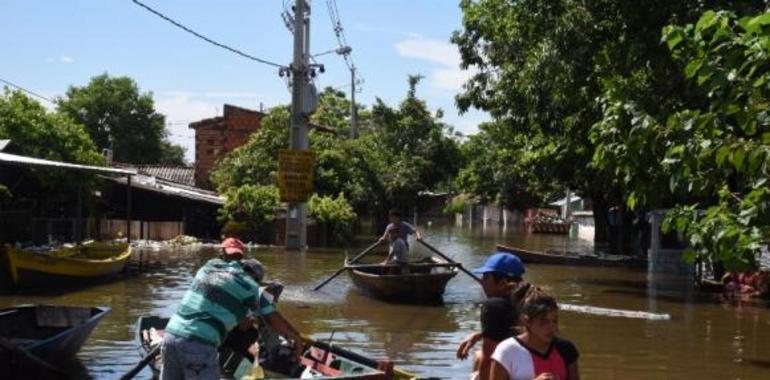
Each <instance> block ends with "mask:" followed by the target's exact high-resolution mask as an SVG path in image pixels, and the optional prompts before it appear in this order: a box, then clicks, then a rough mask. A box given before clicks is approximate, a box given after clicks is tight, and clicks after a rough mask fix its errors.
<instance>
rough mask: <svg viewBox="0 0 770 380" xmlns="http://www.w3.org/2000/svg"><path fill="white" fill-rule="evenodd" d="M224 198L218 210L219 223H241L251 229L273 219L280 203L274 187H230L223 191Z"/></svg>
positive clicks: (276, 189)
mask: <svg viewBox="0 0 770 380" xmlns="http://www.w3.org/2000/svg"><path fill="white" fill-rule="evenodd" d="M224 196H225V198H227V199H226V200H225V204H224V205H223V206H222V207H221V208H220V209H219V221H220V222H226V221H234V222H242V223H245V224H246V226H248V227H249V228H253V229H258V228H260V227H263V226H264V224H265V223H266V222H270V221H272V220H273V219H275V215H276V209H277V208H278V205H279V202H280V201H279V197H278V188H277V187H275V186H254V185H243V186H240V187H232V188H230V189H228V190H227V191H225V193H224Z"/></svg>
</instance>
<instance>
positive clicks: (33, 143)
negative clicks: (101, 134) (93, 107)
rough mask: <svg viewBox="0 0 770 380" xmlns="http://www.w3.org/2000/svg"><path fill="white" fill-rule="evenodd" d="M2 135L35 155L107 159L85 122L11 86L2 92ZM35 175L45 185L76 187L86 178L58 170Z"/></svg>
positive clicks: (92, 162) (88, 161)
mask: <svg viewBox="0 0 770 380" xmlns="http://www.w3.org/2000/svg"><path fill="white" fill-rule="evenodd" d="M0 139H10V140H11V141H13V143H15V144H16V145H18V146H20V147H21V148H22V150H23V152H24V154H26V155H29V156H33V157H38V158H44V159H49V160H55V161H64V162H71V163H78V164H87V165H101V164H103V162H104V160H103V158H102V156H101V155H100V154H99V152H98V151H97V150H96V147H95V146H94V143H93V142H92V141H91V139H90V138H89V136H88V133H86V131H85V129H84V128H83V126H82V125H80V124H78V123H76V122H74V121H73V120H72V119H70V118H69V117H67V116H66V115H63V114H61V113H58V112H49V111H47V110H46V109H45V107H43V106H42V105H41V104H40V103H38V102H37V101H35V100H33V99H31V98H29V97H28V96H26V95H24V94H23V93H22V92H21V91H10V90H8V89H7V88H5V89H4V91H3V94H2V96H0ZM35 176H36V177H37V178H38V179H40V181H41V183H42V184H43V186H45V187H48V188H57V189H59V190H61V188H62V186H64V187H67V188H74V187H75V186H76V185H77V184H78V183H79V182H81V181H82V180H83V177H82V176H80V175H77V174H76V175H73V174H72V173H71V172H63V171H57V170H43V171H36V172H35Z"/></svg>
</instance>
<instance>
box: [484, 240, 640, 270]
mask: <svg viewBox="0 0 770 380" xmlns="http://www.w3.org/2000/svg"><path fill="white" fill-rule="evenodd" d="M497 250H498V251H503V252H509V253H512V254H514V255H516V256H518V257H519V258H520V259H521V261H523V262H525V263H532V264H551V265H573V266H603V267H633V268H646V267H647V259H644V258H639V257H630V256H622V255H578V254H561V253H559V254H557V253H551V252H539V251H530V250H526V249H521V248H514V247H508V246H504V245H500V244H498V245H497Z"/></svg>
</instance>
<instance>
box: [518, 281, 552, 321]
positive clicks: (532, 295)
mask: <svg viewBox="0 0 770 380" xmlns="http://www.w3.org/2000/svg"><path fill="white" fill-rule="evenodd" d="M556 310H559V305H558V304H557V303H556V298H554V297H553V296H552V295H550V294H548V292H546V291H544V290H543V289H540V288H538V287H536V286H533V287H531V288H530V289H529V291H528V292H527V295H526V296H525V297H524V303H523V304H522V307H521V314H522V315H524V316H526V317H528V318H529V319H533V318H539V317H542V316H544V315H545V314H546V313H548V312H549V311H556Z"/></svg>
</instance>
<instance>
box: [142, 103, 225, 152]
mask: <svg viewBox="0 0 770 380" xmlns="http://www.w3.org/2000/svg"><path fill="white" fill-rule="evenodd" d="M192 95H193V93H191V92H187V91H168V92H165V93H163V94H162V95H160V96H157V97H156V98H155V109H157V110H158V112H160V113H162V114H164V115H166V122H167V123H169V124H168V125H166V129H168V131H169V134H170V136H169V140H170V141H171V142H172V143H174V144H179V145H181V146H182V147H184V148H185V160H187V161H188V162H194V161H195V133H194V132H193V130H192V129H189V128H188V124H189V123H192V122H194V121H197V120H201V119H206V118H210V117H215V116H219V115H220V114H221V113H222V104H221V103H219V102H216V103H215V102H210V101H203V100H200V99H197V98H195V97H194V96H192Z"/></svg>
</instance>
